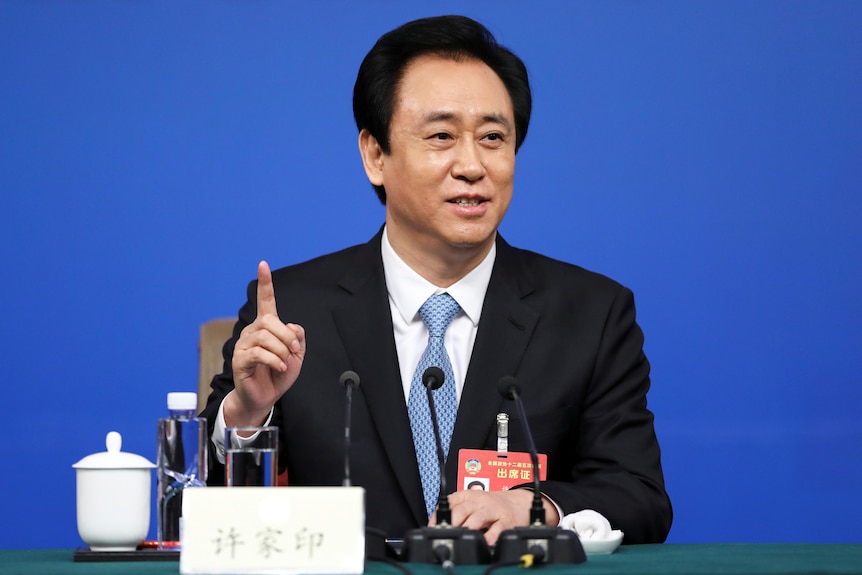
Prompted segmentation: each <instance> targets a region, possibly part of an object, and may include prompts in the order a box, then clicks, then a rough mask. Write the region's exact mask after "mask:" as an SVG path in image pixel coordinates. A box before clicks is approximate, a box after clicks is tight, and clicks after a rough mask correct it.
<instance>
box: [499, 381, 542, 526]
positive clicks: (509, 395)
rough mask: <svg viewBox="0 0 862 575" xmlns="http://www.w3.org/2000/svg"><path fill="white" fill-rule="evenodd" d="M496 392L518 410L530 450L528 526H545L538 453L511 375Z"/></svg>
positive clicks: (500, 384) (519, 392)
mask: <svg viewBox="0 0 862 575" xmlns="http://www.w3.org/2000/svg"><path fill="white" fill-rule="evenodd" d="M497 391H498V392H499V393H500V395H502V396H503V399H512V400H514V401H515V405H516V406H517V408H518V415H519V416H520V417H521V427H522V431H523V432H524V435H525V436H526V437H527V448H528V449H529V450H530V462H531V463H532V464H533V507H532V508H531V509H530V525H544V524H545V506H544V505H543V504H542V493H541V491H542V484H541V483H540V481H539V452H538V450H537V449H536V444H535V443H534V442H533V433H532V432H531V431H530V426H529V424H528V423H527V412H526V411H525V410H524V402H523V401H521V388H520V387H518V382H517V381H516V380H515V378H514V377H512V376H511V375H507V376H505V377H502V378H500V382H499V383H498V384H497Z"/></svg>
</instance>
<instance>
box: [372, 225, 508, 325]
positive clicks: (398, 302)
mask: <svg viewBox="0 0 862 575" xmlns="http://www.w3.org/2000/svg"><path fill="white" fill-rule="evenodd" d="M381 255H382V256H383V273H384V275H385V276H386V288H387V290H388V291H389V297H390V298H391V299H392V302H393V303H394V304H395V308H396V309H397V310H398V313H399V314H400V315H401V317H402V318H403V319H404V321H405V322H406V323H410V322H412V321H414V320H415V319H416V318H417V317H418V315H419V308H420V307H422V304H423V303H425V300H427V299H428V298H429V297H431V296H432V295H434V294H437V293H443V292H446V293H448V294H449V295H451V296H452V297H453V298H454V299H455V301H457V302H458V305H460V306H461V309H462V310H463V311H464V313H465V314H466V315H467V317H468V318H470V321H472V322H473V325H474V326H478V325H479V316H481V315H482V304H483V303H484V301H485V292H487V291H488V283H489V282H490V281H491V272H492V271H493V269H494V260H495V259H496V257H497V244H496V243H494V244H492V245H491V249H490V250H489V251H488V255H487V256H485V258H484V259H483V260H482V261H481V262H479V265H477V266H476V267H475V268H473V269H472V270H471V271H470V272H469V273H468V274H467V275H465V276H464V277H463V278H461V279H460V280H458V281H457V282H455V283H454V284H452V285H451V286H449V287H448V288H445V289H444V288H440V287H437V286H435V285H434V284H432V283H431V282H429V281H428V280H426V279H425V278H423V277H422V276H420V275H419V274H418V273H416V272H415V271H413V268H411V267H410V266H408V265H407V264H406V263H405V262H404V260H402V259H401V258H400V257H399V256H398V254H396V253H395V250H394V249H392V244H390V243H389V236H388V235H387V234H386V228H385V227H384V229H383V241H382V242H381Z"/></svg>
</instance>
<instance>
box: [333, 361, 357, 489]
mask: <svg viewBox="0 0 862 575" xmlns="http://www.w3.org/2000/svg"><path fill="white" fill-rule="evenodd" d="M338 381H339V382H340V383H341V385H343V386H344V395H345V398H346V400H347V401H345V403H344V482H343V483H342V485H343V486H344V487H350V412H351V411H352V406H353V388H354V387H359V376H358V375H356V372H355V371H350V370H348V371H345V372H344V373H342V374H341V377H339V378H338Z"/></svg>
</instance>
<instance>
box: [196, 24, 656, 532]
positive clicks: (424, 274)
mask: <svg viewBox="0 0 862 575" xmlns="http://www.w3.org/2000/svg"><path fill="white" fill-rule="evenodd" d="M530 109H531V95H530V88H529V82H528V79H527V71H526V68H525V67H524V65H523V63H522V62H521V60H520V59H519V58H518V57H517V56H515V55H514V54H513V53H511V52H510V51H509V50H507V49H506V48H503V47H501V46H499V45H498V44H497V43H496V42H495V41H494V39H493V36H491V34H490V32H488V31H487V30H486V29H485V28H484V27H482V26H481V25H480V24H478V23H477V22H474V21H472V20H470V19H467V18H463V17H454V16H451V17H439V18H429V19H423V20H418V21H414V22H410V23H408V24H405V25H404V26H401V27H400V28H397V29H396V30H393V31H392V32H390V33H388V34H386V35H384V36H383V37H381V38H380V40H378V42H377V44H376V45H375V46H374V47H373V48H372V50H371V51H370V52H369V53H368V55H367V56H366V58H365V60H364V61H363V63H362V65H361V67H360V70H359V74H358V77H357V80H356V85H355V87H354V114H355V117H356V122H357V126H358V128H359V149H360V154H361V156H362V160H363V164H364V167H365V172H366V175H367V176H368V179H369V180H370V182H371V184H372V185H373V186H374V188H375V190H376V191H377V193H378V196H379V198H380V200H381V201H382V202H383V203H384V205H385V206H386V220H385V224H384V226H383V228H381V230H380V232H379V233H378V234H376V235H375V237H374V238H373V239H372V240H371V241H370V242H368V243H367V244H364V245H360V246H354V247H351V248H348V249H346V250H343V251H340V252H338V253H334V254H329V255H326V256H323V257H320V258H317V259H315V260H312V261H309V262H305V263H302V264H299V265H295V266H291V267H288V268H283V269H280V270H277V271H275V272H272V273H271V272H270V269H269V267H268V265H267V264H266V263H265V262H261V264H260V266H259V268H258V281H257V282H256V283H254V282H253V283H252V284H251V285H250V286H249V290H248V302H247V303H246V304H245V306H244V307H243V308H242V309H241V311H240V314H239V321H238V322H237V326H236V328H235V331H234V337H233V338H232V339H231V340H230V341H229V342H228V343H227V344H226V345H225V372H224V373H223V374H221V375H219V376H217V377H216V378H215V379H214V380H213V383H212V387H213V392H212V394H211V396H210V398H209V402H208V405H207V408H206V409H205V410H204V413H203V415H205V416H206V417H207V418H208V420H209V421H210V429H211V433H213V440H214V441H213V453H212V457H211V458H210V460H211V461H212V462H213V466H214V468H213V469H211V470H210V475H209V476H210V479H211V483H212V482H214V481H217V480H218V479H220V478H221V477H223V473H224V472H223V469H222V468H221V464H220V461H223V445H221V442H222V441H223V440H222V439H221V438H220V433H221V430H223V428H224V426H225V425H260V424H263V423H264V422H267V421H269V422H270V424H274V425H278V426H279V428H280V430H281V434H280V438H281V453H280V458H281V459H280V461H281V463H282V464H283V465H286V467H287V469H288V477H289V481H290V483H291V484H293V485H339V484H340V483H341V481H342V476H343V457H344V452H343V449H344V446H343V438H344V436H343V428H342V421H341V417H340V414H341V413H342V410H343V405H344V391H343V389H342V388H341V387H340V386H339V385H338V379H339V375H340V374H341V373H342V372H343V371H344V370H348V369H350V370H354V371H356V372H357V373H358V374H359V375H360V377H361V379H362V385H361V386H360V387H359V388H358V390H357V392H356V394H355V395H354V404H353V428H352V437H353V451H352V453H351V466H352V479H353V484H354V485H360V486H363V487H364V488H365V489H366V497H367V499H366V521H367V524H368V525H369V526H371V527H376V528H379V529H382V530H383V531H384V532H385V533H386V534H387V535H388V536H390V537H401V536H403V534H404V532H405V531H406V530H408V529H411V528H415V527H418V526H422V525H426V524H427V523H428V522H429V519H430V522H431V523H433V522H434V519H435V518H434V515H433V506H432V507H429V506H428V503H427V497H426V498H424V499H423V479H422V477H420V471H419V464H417V449H418V448H417V447H415V445H414V441H417V442H418V441H419V440H420V439H421V438H419V437H417V432H416V431H415V430H413V431H411V417H413V415H412V414H408V405H410V404H411V403H412V401H413V400H412V399H411V396H412V394H413V393H414V392H413V391H411V388H412V387H413V386H414V385H415V384H414V383H413V382H412V380H413V379H414V371H416V370H417V364H419V365H421V363H420V356H422V355H423V353H425V352H424V351H423V350H424V348H425V346H426V344H427V342H428V338H429V328H428V327H426V324H425V321H424V320H423V318H422V317H420V314H419V310H420V309H421V308H422V307H423V302H425V301H426V299H427V298H429V296H432V295H434V294H440V293H447V294H449V295H448V296H443V297H446V298H448V297H449V296H451V298H453V299H454V300H455V302H457V307H456V308H455V309H456V310H457V311H455V312H453V314H454V319H452V320H451V324H449V326H448V327H447V328H446V331H445V337H444V341H445V353H446V354H447V359H446V361H447V362H449V363H451V372H450V373H451V376H450V377H452V378H453V380H452V381H449V378H448V377H447V381H446V382H445V384H444V387H443V388H441V390H438V391H435V392H434V393H435V396H436V394H437V393H440V392H441V391H443V389H447V388H446V386H450V388H448V392H449V393H451V394H452V395H451V397H454V398H455V399H454V401H455V402H456V405H457V417H456V419H455V421H454V430H452V432H451V443H450V445H449V449H448V459H447V462H446V471H445V472H446V477H447V483H448V485H450V486H453V485H456V476H457V471H458V470H457V462H458V456H457V454H458V451H459V450H460V449H495V448H496V425H495V416H496V414H497V413H500V412H505V413H508V414H510V415H511V416H513V418H512V419H513V420H512V421H511V422H510V425H509V429H510V438H509V442H510V449H511V450H519V451H526V441H525V438H524V437H523V435H522V434H521V432H520V429H521V426H520V425H519V423H518V422H517V421H514V419H516V417H515V416H516V414H517V411H516V409H515V407H514V404H513V403H512V402H511V401H510V400H504V399H502V398H501V397H500V395H499V394H498V393H497V391H496V387H497V382H498V381H499V379H500V378H501V377H503V376H507V375H511V376H515V377H516V378H517V380H518V381H519V384H520V387H521V395H522V397H523V400H524V403H525V405H526V410H527V417H528V420H529V424H530V426H531V428H532V432H533V435H534V437H535V442H536V446H537V448H538V449H539V451H540V452H543V453H546V454H547V456H548V471H547V472H548V478H547V481H544V482H543V483H542V495H543V500H544V504H545V509H546V515H547V522H548V523H549V524H553V525H556V524H557V523H558V522H559V521H560V519H561V518H562V516H563V515H565V514H569V513H574V512H578V511H581V510H584V509H593V510H595V511H598V512H599V513H601V514H603V515H604V516H605V517H606V518H607V519H608V520H609V521H610V523H611V525H612V527H613V528H615V529H621V530H623V531H624V532H625V540H626V542H628V543H644V542H661V541H664V539H665V537H666V536H667V533H668V530H669V528H670V523H671V508H670V502H669V499H668V497H667V494H666V493H665V490H664V480H663V476H662V471H661V462H660V452H659V447H658V442H657V440H656V437H655V432H654V428H653V415H652V413H651V412H650V411H649V410H648V409H647V404H646V394H647V390H648V388H649V364H648V363H647V360H646V357H645V356H644V354H643V335H642V333H641V330H640V328H639V327H638V326H637V324H636V322H635V309H634V301H633V297H632V294H631V292H630V291H629V290H628V289H626V288H624V287H622V286H620V285H619V284H617V283H615V282H613V281H612V280H609V279H607V278H605V277H602V276H599V275H597V274H593V273H590V272H588V271H586V270H583V269H581V268H578V267H576V266H573V265H570V264H566V263H563V262H559V261H555V260H552V259H549V258H546V257H544V256H540V255H538V254H535V253H531V252H527V251H523V250H519V249H516V248H513V247H511V246H510V245H508V244H507V243H506V242H505V241H504V240H503V239H502V238H501V237H500V236H499V235H498V234H497V228H498V226H499V225H500V222H501V221H502V219H503V217H504V215H505V213H506V210H507V208H508V206H509V201H510V199H511V197H512V191H513V181H514V173H515V154H516V152H517V150H518V148H519V147H520V145H521V143H522V142H523V140H524V137H525V136H526V131H527V126H528V124H529V118H530ZM276 302H278V307H276ZM285 322H289V323H285ZM429 325H430V324H429ZM306 337H307V342H308V343H307V348H306ZM428 345H430V344H428ZM441 401H442V400H441ZM435 402H436V400H435ZM438 409H439V406H438ZM453 409H454V408H453ZM414 423H415V422H414ZM448 441H449V440H448V439H447V442H448ZM419 459H421V457H420V458H419ZM449 501H450V504H451V507H452V521H453V523H454V524H455V525H463V526H465V527H469V528H472V529H480V530H482V531H484V532H485V536H486V539H487V540H488V542H489V543H492V544H493V543H494V542H495V541H496V539H497V537H498V536H499V534H500V532H501V531H502V530H504V529H508V528H511V527H514V526H518V525H526V524H527V523H528V520H529V509H530V504H531V501H532V493H531V492H530V491H529V489H511V490H508V491H497V492H487V491H478V490H463V491H458V492H456V493H453V494H451V495H450V496H449ZM429 516H430V517H429Z"/></svg>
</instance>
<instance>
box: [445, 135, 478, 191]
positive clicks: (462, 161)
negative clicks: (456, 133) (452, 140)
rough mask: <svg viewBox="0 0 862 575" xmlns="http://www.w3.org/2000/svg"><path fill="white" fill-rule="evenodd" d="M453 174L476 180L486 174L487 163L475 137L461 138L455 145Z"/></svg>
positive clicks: (462, 178)
mask: <svg viewBox="0 0 862 575" xmlns="http://www.w3.org/2000/svg"><path fill="white" fill-rule="evenodd" d="M452 176H453V177H454V178H456V179H459V180H465V181H467V182H475V181H477V180H480V179H482V178H483V177H484V176H485V164H484V163H482V152H481V149H480V147H479V143H478V142H476V141H475V140H474V139H473V138H461V139H460V141H459V142H458V145H457V146H456V147H455V161H454V162H452Z"/></svg>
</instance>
